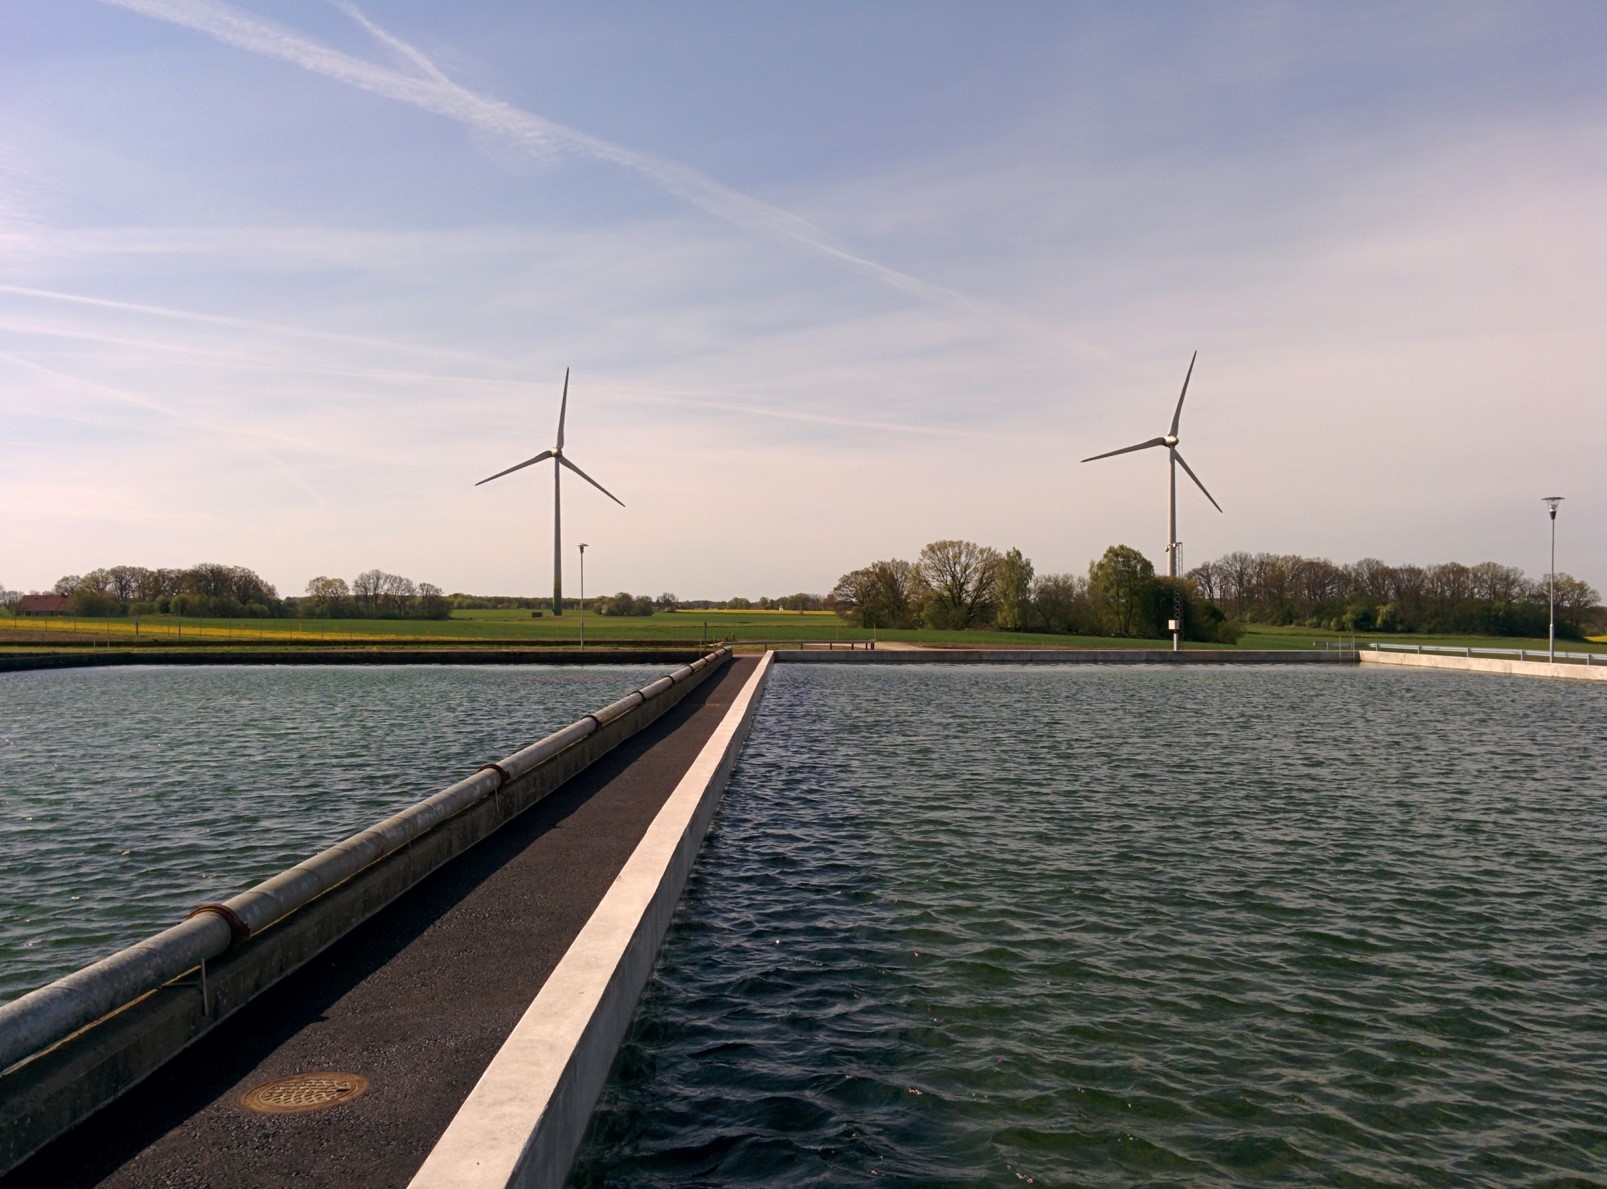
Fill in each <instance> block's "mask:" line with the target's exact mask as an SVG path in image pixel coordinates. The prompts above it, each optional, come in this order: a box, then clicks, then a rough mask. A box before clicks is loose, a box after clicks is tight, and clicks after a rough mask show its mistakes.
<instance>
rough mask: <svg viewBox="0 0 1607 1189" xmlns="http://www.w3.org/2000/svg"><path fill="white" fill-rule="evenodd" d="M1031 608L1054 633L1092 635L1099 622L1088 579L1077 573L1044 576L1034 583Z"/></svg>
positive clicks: (1096, 629)
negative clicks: (1089, 591)
mask: <svg viewBox="0 0 1607 1189" xmlns="http://www.w3.org/2000/svg"><path fill="white" fill-rule="evenodd" d="M1032 606H1033V610H1034V612H1035V613H1036V614H1037V616H1038V619H1039V621H1040V622H1041V623H1042V624H1043V626H1044V627H1045V628H1047V629H1048V630H1049V631H1051V632H1075V633H1077V634H1078V635H1083V636H1088V635H1093V634H1094V633H1096V632H1097V631H1098V630H1099V620H1098V617H1097V616H1096V615H1095V614H1094V610H1093V606H1092V605H1091V604H1090V603H1089V601H1088V579H1086V578H1084V577H1081V576H1080V575H1077V574H1045V575H1044V576H1043V577H1042V578H1039V579H1038V580H1037V581H1036V582H1035V583H1033V588H1032Z"/></svg>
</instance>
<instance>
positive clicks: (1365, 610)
mask: <svg viewBox="0 0 1607 1189" xmlns="http://www.w3.org/2000/svg"><path fill="white" fill-rule="evenodd" d="M1187 578H1188V580H1189V581H1190V582H1191V583H1193V585H1194V586H1195V588H1196V589H1197V590H1198V591H1199V592H1200V594H1201V596H1202V597H1204V598H1205V599H1206V600H1208V601H1210V602H1213V603H1216V604H1218V605H1220V606H1221V607H1222V608H1223V609H1224V610H1225V611H1226V612H1227V613H1228V614H1229V615H1230V616H1232V617H1233V618H1235V619H1241V620H1246V621H1250V622H1255V623H1265V624H1301V625H1304V626H1306V627H1326V628H1333V629H1335V630H1338V631H1353V632H1446V633H1467V634H1479V635H1491V636H1544V635H1545V634H1546V631H1547V628H1548V624H1549V621H1550V590H1551V588H1550V583H1549V582H1548V581H1547V579H1546V578H1545V577H1544V576H1543V577H1541V578H1539V579H1530V578H1528V577H1527V576H1526V575H1525V574H1524V572H1523V571H1522V570H1520V569H1518V568H1517V567H1515V566H1505V565H1501V564H1499V563H1498V562H1488V561H1487V562H1480V563H1479V564H1478V565H1473V566H1468V565H1463V564H1461V563H1459V562H1446V563H1443V564H1440V565H1429V566H1415V565H1404V566H1391V565H1388V564H1386V563H1385V562H1382V561H1380V560H1378V559H1377V558H1375V557H1367V558H1363V559H1362V560H1361V561H1358V562H1355V563H1352V564H1350V565H1336V564H1334V563H1333V562H1331V561H1329V560H1328V559H1327V558H1321V557H1301V556H1300V555H1298V554H1281V553H1244V552H1237V553H1229V554H1225V555H1224V556H1222V557H1220V558H1217V559H1216V560H1215V561H1208V562H1206V563H1205V564H1203V565H1199V566H1195V567H1194V568H1193V569H1192V570H1190V571H1189V572H1188V574H1187ZM1556 580H1557V581H1556V589H1557V634H1558V635H1561V636H1568V637H1571V638H1578V637H1579V636H1581V635H1582V634H1584V633H1585V632H1586V629H1587V627H1588V626H1589V625H1591V624H1592V623H1594V622H1596V621H1597V620H1598V619H1599V609H1598V604H1599V603H1600V602H1601V595H1600V594H1598V593H1597V592H1596V590H1595V589H1593V588H1592V587H1591V586H1590V585H1589V584H1588V583H1586V582H1583V581H1581V580H1580V579H1577V578H1574V577H1571V576H1570V575H1568V574H1562V573H1559V574H1557V576H1556Z"/></svg>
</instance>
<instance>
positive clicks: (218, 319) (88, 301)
mask: <svg viewBox="0 0 1607 1189" xmlns="http://www.w3.org/2000/svg"><path fill="white" fill-rule="evenodd" d="M0 293H14V294H16V295H17V296H19V297H40V298H44V299H46V300H48V301H61V302H69V303H71V304H73V305H86V306H98V307H99V308H101V309H107V310H124V311H126V312H128V313H131V314H150V315H152V316H154V317H158V318H175V319H178V320H180V321H184V322H204V323H206V324H208V325H211V326H227V327H229V328H230V329H231V330H250V331H255V332H257V333H259V334H288V335H294V336H296V337H298V338H309V339H318V340H320V341H322V342H327V343H339V344H341V345H342V346H346V347H378V348H381V349H382V350H386V351H409V352H412V353H414V354H416V355H434V356H438V357H440V358H443V359H457V360H462V361H466V362H471V363H481V364H491V362H492V361H489V360H486V359H482V358H481V357H480V356H478V355H466V354H464V353H462V352H460V351H443V350H440V349H439V348H435V347H421V346H419V345H417V344H413V343H395V342H391V341H389V340H388V339H370V338H363V337H362V336H360V335H350V334H331V333H329V332H328V331H323V330H305V329H303V328H302V327H299V326H285V325H282V324H280V323H277V322H254V321H252V320H251V319H249V318H230V317H228V316H227V315H224V314H198V313H196V312H195V311H193V310H179V309H174V308H172V307H170V306H153V305H142V304H140V303H139V302H133V301H115V300H113V299H112V298H109V297H88V296H86V295H84V294H82V293H63V292H61V291H60V290H56V289H34V288H31V287H29V286H27V285H4V284H0Z"/></svg>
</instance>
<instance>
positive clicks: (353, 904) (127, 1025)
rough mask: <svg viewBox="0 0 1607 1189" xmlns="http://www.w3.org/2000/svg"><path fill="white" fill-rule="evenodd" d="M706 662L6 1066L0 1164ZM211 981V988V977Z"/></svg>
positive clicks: (640, 721)
mask: <svg viewBox="0 0 1607 1189" xmlns="http://www.w3.org/2000/svg"><path fill="white" fill-rule="evenodd" d="M729 659H730V654H729V653H728V654H726V658H725V662H723V663H718V664H710V665H706V666H704V667H703V668H702V669H700V670H699V671H698V672H696V673H694V674H692V675H691V676H690V677H689V678H688V679H686V680H683V681H681V682H679V683H677V684H675V685H674V686H671V687H670V688H669V689H667V690H665V691H664V692H663V693H662V694H660V695H659V696H657V697H654V698H651V699H649V700H647V701H645V702H643V703H642V704H641V705H640V706H637V707H635V708H634V709H632V710H631V711H629V712H627V713H626V714H624V715H622V716H621V717H619V718H617V719H615V720H613V721H611V722H609V723H608V724H607V725H606V726H603V727H601V728H599V729H598V730H597V731H595V732H594V733H593V734H591V735H589V736H587V737H586V738H585V739H583V740H581V741H580V742H579V743H577V744H575V745H573V746H571V747H568V748H566V749H564V750H563V751H561V752H559V753H558V754H557V755H555V756H553V757H552V758H551V759H550V760H548V761H547V762H546V763H544V764H541V765H539V766H538V767H536V768H533V769H532V770H531V771H529V772H527V773H525V774H523V775H522V776H519V777H517V778H515V779H514V780H511V781H508V782H507V783H505V784H503V785H502V786H501V787H500V788H499V789H498V790H497V791H496V792H494V793H492V794H491V795H490V796H488V797H486V798H484V799H483V800H480V801H478V802H476V803H474V804H473V805H470V806H469V807H467V808H466V809H464V810H463V811H462V812H460V813H458V814H455V815H454V816H452V817H450V818H448V819H447V820H446V821H444V822H442V823H441V824H440V825H438V826H436V827H435V828H434V829H432V830H430V831H429V832H427V833H425V834H423V835H421V836H420V837H418V838H416V839H415V840H414V841H413V842H412V843H411V844H410V845H408V846H406V847H404V848H402V849H401V850H398V851H395V852H393V853H392V854H390V855H387V856H386V857H385V858H383V859H381V860H379V861H378V862H375V863H373V864H371V865H369V866H368V867H366V868H364V869H363V870H362V871H361V872H359V873H358V874H357V875H356V876H354V877H353V878H351V879H349V880H347V881H346V882H345V883H343V884H341V885H339V886H338V887H336V888H335V889H334V890H332V891H330V892H328V893H326V894H325V895H323V896H321V897H319V898H318V899H317V900H314V901H313V902H311V903H310V904H308V905H307V906H306V907H304V908H302V909H300V910H299V911H297V912H294V913H292V914H291V915H290V916H288V917H286V918H284V919H283V920H281V921H279V922H277V923H276V924H274V925H272V926H270V927H268V928H267V929H265V930H263V931H262V932H261V933H258V934H255V935H253V936H252V937H250V938H249V939H247V940H246V941H245V942H243V943H242V944H241V945H240V946H239V947H238V948H236V949H234V950H231V951H230V952H229V953H227V954H226V955H224V956H222V957H220V958H216V959H213V960H212V961H210V962H207V963H205V964H203V966H202V967H201V968H200V970H198V971H194V972H192V973H191V974H190V975H189V976H186V977H185V978H182V979H177V980H174V981H172V982H169V983H167V984H165V985H163V986H161V987H159V988H157V989H156V990H154V991H152V992H150V993H149V994H147V995H145V996H144V997H142V998H140V999H137V1000H135V1001H134V1002H132V1003H131V1004H129V1005H127V1006H125V1007H124V1008H122V1009H121V1010H119V1011H117V1012H115V1013H114V1014H112V1015H110V1016H107V1017H105V1018H103V1019H102V1020H100V1021H98V1022H97V1023H95V1024H93V1025H91V1026H90V1027H88V1028H85V1029H83V1030H82V1031H80V1032H78V1033H76V1034H75V1035H73V1036H71V1037H68V1038H67V1039H66V1040H64V1041H63V1042H61V1043H60V1044H58V1045H56V1046H55V1047H54V1048H52V1049H50V1050H48V1051H46V1052H45V1053H43V1054H41V1055H40V1056H38V1057H35V1058H33V1059H31V1060H29V1061H27V1062H24V1063H22V1064H19V1065H16V1066H13V1067H12V1068H11V1069H9V1070H7V1071H5V1073H4V1075H3V1076H0V1118H3V1119H4V1121H5V1126H4V1127H0V1175H3V1174H4V1173H5V1172H6V1171H7V1170H9V1169H11V1168H13V1167H15V1166H16V1165H17V1164H19V1163H21V1162H22V1161H23V1160H24V1159H26V1158H27V1157H28V1156H29V1155H31V1154H32V1153H33V1152H35V1151H37V1150H38V1149H39V1148H41V1147H42V1146H44V1145H45V1144H46V1143H48V1142H50V1141H51V1140H53V1139H55V1138H56V1137H57V1136H59V1135H62V1134H64V1133H65V1132H67V1131H68V1130H70V1129H71V1128H72V1127H73V1126H75V1125H76V1124H77V1123H79V1122H81V1121H82V1120H83V1119H85V1118H86V1117H88V1116H89V1115H90V1114H92V1113H94V1112H95V1111H96V1110H99V1109H100V1108H101V1107H103V1106H105V1105H106V1104H107V1103H109V1102H111V1101H112V1100H113V1099H115V1098H117V1097H119V1096H120V1095H122V1094H124V1093H126V1092H127V1091H129V1090H130V1089H132V1088H134V1087H135V1086H137V1085H138V1084H139V1082H141V1081H142V1080H143V1079H144V1078H146V1077H147V1076H149V1075H150V1074H151V1073H153V1072H155V1070H156V1069H157V1068H159V1067H160V1066H161V1065H163V1064H165V1063H166V1062H167V1061H169V1060H170V1059H172V1058H173V1057H174V1056H176V1055H177V1054H178V1053H179V1052H181V1051H182V1050H183V1049H185V1048H186V1047H188V1046H189V1045H190V1044H192V1043H194V1042H195V1041H196V1040H198V1039H199V1038H200V1037H202V1036H204V1035H205V1034H206V1033H208V1032H210V1031H211V1030H212V1029H213V1028H215V1027H216V1026H217V1025H218V1024H219V1023H221V1022H222V1021H223V1020H225V1019H227V1018H229V1016H231V1015H233V1014H234V1012H236V1011H238V1010H239V1009H240V1008H241V1007H243V1006H244V1005H245V1004H246V1003H248V1002H250V1001H251V1000H252V999H253V998H255V997H256V996H257V995H259V994H261V993H262V992H263V991H266V990H267V989H268V988H270V987H272V986H273V985H274V984H275V983H277V982H278V981H279V980H280V979H282V978H284V977H285V976H286V975H289V974H291V973H293V972H294V971H296V970H297V969H299V968H300V967H302V966H303V965H305V964H306V963H307V962H309V961H310V960H312V959H313V958H315V957H317V955H318V954H320V953H321V952H323V950H325V949H326V948H327V947H328V946H330V945H332V944H333V943H334V942H336V941H338V940H339V939H340V938H342V937H344V936H345V935H346V934H347V933H349V932H350V931H351V930H352V929H354V928H356V927H357V926H358V925H360V924H362V922H364V921H365V920H367V919H368V918H369V917H371V916H373V915H374V914H375V913H377V912H379V911H380V910H381V909H383V908H385V907H386V906H387V905H389V904H390V903H391V902H392V901H394V900H395V899H396V898H397V897H399V896H400V895H402V894H403V893H404V892H406V891H407V890H408V889H409V888H411V887H413V885H415V884H416V883H418V882H419V881H420V880H422V879H423V878H425V877H426V876H427V875H429V874H430V873H431V872H433V871H435V870H436V869H437V868H439V867H440V866H442V865H443V864H445V863H447V862H449V861H450V860H452V859H453V858H456V857H457V856H458V855H460V854H462V853H463V852H465V851H467V850H468V849H469V848H470V847H472V846H474V845H475V844H476V843H478V842H480V841H481V840H483V839H485V838H487V837H489V836H490V835H491V834H492V833H494V832H495V831H496V830H497V829H498V828H500V827H501V826H502V825H504V824H505V823H507V822H508V821H510V820H512V819H513V818H514V817H516V816H518V815H519V814H520V813H522V812H524V810H526V809H528V808H530V807H531V806H532V805H534V804H535V803H536V802H538V801H540V800H542V799H543V798H544V797H546V796H547V795H548V794H550V793H551V792H553V791H554V790H555V789H557V788H558V787H559V786H560V785H562V784H563V783H564V782H565V781H567V780H569V779H570V778H572V777H573V776H575V775H576V774H577V773H579V772H580V771H582V770H583V769H584V768H586V767H588V766H589V765H590V764H592V763H593V762H595V761H596V760H597V759H599V758H601V757H602V756H603V755H605V754H606V753H607V752H609V751H611V750H613V749H614V748H615V747H617V746H618V745H619V744H620V743H622V742H624V741H625V740H626V739H629V738H630V737H631V736H632V735H635V734H636V733H637V732H639V731H641V730H642V729H643V728H645V727H647V726H649V725H650V724H651V723H653V722H654V721H655V720H656V719H657V718H659V717H660V716H661V715H663V714H664V713H666V712H667V711H669V710H670V709H672V708H673V707H674V706H675V705H677V704H678V703H679V702H680V701H681V700H682V699H683V698H684V697H685V696H686V695H687V694H689V693H691V692H692V690H694V689H696V688H697V687H698V686H699V685H701V684H702V683H703V682H704V681H705V680H707V679H708V677H709V676H710V675H711V674H713V673H715V672H718V671H719V670H720V669H722V668H723V667H724V663H728V662H729ZM203 981H204V988H203Z"/></svg>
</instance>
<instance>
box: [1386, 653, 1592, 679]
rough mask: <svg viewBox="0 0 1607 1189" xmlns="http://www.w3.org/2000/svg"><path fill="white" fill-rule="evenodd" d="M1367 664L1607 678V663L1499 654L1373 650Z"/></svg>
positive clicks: (1515, 674)
mask: <svg viewBox="0 0 1607 1189" xmlns="http://www.w3.org/2000/svg"><path fill="white" fill-rule="evenodd" d="M1359 655H1360V657H1361V663H1362V664H1364V665H1395V666H1399V667H1402V668H1409V669H1459V670H1461V671H1462V672H1464V673H1505V674H1507V675H1508V676H1511V677H1552V678H1558V679H1561V680H1564V681H1607V665H1582V664H1574V663H1572V662H1568V663H1558V664H1555V665H1553V664H1550V663H1548V662H1546V661H1517V660H1506V659H1503V658H1499V657H1483V656H1471V657H1469V656H1447V655H1445V654H1444V653H1432V652H1425V653H1416V652H1382V651H1381V652H1371V651H1366V652H1362V653H1360V654H1359Z"/></svg>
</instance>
